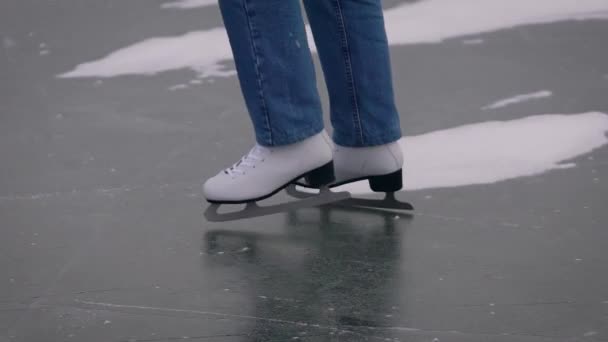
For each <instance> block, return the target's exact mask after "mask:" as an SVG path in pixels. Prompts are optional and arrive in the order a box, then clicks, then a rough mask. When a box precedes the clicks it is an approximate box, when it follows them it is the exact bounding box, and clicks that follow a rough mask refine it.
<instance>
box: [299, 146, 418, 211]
mask: <svg viewBox="0 0 608 342" xmlns="http://www.w3.org/2000/svg"><path fill="white" fill-rule="evenodd" d="M333 157H334V172H335V178H336V179H335V181H334V182H332V183H331V184H330V187H331V188H334V187H338V186H341V185H345V184H348V183H353V182H358V181H363V180H367V181H368V182H369V186H370V188H371V190H372V191H373V192H384V193H386V197H385V198H384V199H383V200H374V199H363V198H361V199H359V198H351V199H349V200H347V201H344V202H341V203H340V204H341V205H344V204H349V205H358V206H373V207H382V208H387V209H403V210H412V209H413V207H412V206H411V204H409V203H403V202H399V201H397V200H396V199H395V192H397V191H399V190H401V189H402V188H403V152H402V151H401V146H400V145H399V142H398V141H395V142H392V143H388V144H384V145H378V146H371V147H345V146H340V145H335V147H334V151H333ZM295 184H296V185H300V186H303V187H307V188H315V187H314V186H312V184H310V183H309V182H308V181H306V180H305V179H300V180H299V181H298V182H296V183H295ZM288 192H289V194H290V195H292V196H295V197H299V198H304V197H305V196H304V195H303V193H302V192H299V191H298V190H296V188H295V187H290V188H289V189H288Z"/></svg>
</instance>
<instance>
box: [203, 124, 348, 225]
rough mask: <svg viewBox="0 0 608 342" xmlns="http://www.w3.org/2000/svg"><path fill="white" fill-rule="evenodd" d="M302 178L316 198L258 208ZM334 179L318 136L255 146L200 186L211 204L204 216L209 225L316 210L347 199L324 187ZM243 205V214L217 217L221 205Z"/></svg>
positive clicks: (327, 148)
mask: <svg viewBox="0 0 608 342" xmlns="http://www.w3.org/2000/svg"><path fill="white" fill-rule="evenodd" d="M300 178H304V179H306V181H307V183H308V184H310V185H311V186H314V187H315V188H321V189H323V191H321V192H320V193H319V194H318V195H316V196H314V197H309V198H306V199H304V200H302V201H295V202H290V203H285V204H281V205H275V206H265V207H262V206H258V205H257V204H256V202H257V201H261V200H264V199H266V198H268V197H271V196H272V195H274V194H276V193H277V192H279V191H281V190H282V189H284V188H285V187H287V186H288V185H289V184H292V183H293V182H295V181H296V180H297V179H300ZM334 179H335V176H334V169H333V161H332V149H331V141H330V140H329V138H328V137H327V134H324V133H319V134H316V135H314V136H312V137H310V138H307V139H305V140H302V141H300V142H297V143H294V144H290V145H286V146H278V147H265V146H261V145H259V144H256V145H255V146H254V147H253V148H252V149H251V151H249V153H248V154H247V155H245V156H244V157H243V158H241V160H239V161H238V162H237V163H236V164H234V165H233V166H231V167H229V168H227V169H225V170H223V171H221V172H219V173H218V174H217V175H216V176H214V177H212V178H210V179H209V180H207V181H206V182H205V184H204V185H203V195H204V196H205V198H206V199H207V201H208V202H210V203H212V205H211V206H210V207H209V209H208V210H207V212H206V213H205V216H207V219H209V220H210V221H226V220H234V219H241V218H249V217H256V216H263V215H270V214H274V213H278V212H283V211H288V210H294V209H298V208H301V207H308V206H318V205H322V204H327V203H330V202H333V201H338V200H343V199H346V198H348V197H349V196H350V195H349V194H348V193H333V192H331V191H329V189H328V188H327V185H328V184H330V183H331V182H333V181H334ZM241 203H246V204H247V207H246V208H245V210H243V211H240V212H230V213H226V214H220V213H218V208H219V205H221V204H241Z"/></svg>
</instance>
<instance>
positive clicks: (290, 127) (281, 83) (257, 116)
mask: <svg viewBox="0 0 608 342" xmlns="http://www.w3.org/2000/svg"><path fill="white" fill-rule="evenodd" d="M315 1H318V0H315ZM321 2H323V1H321ZM219 5H220V10H221V13H222V17H223V19H224V24H225V26H226V30H227V32H228V37H229V40H230V45H231V47H232V51H233V55H234V60H235V63H236V68H237V72H238V77H239V81H240V84H241V90H242V92H243V96H244V98H245V102H246V105H247V109H248V111H249V114H250V117H251V120H252V122H253V126H254V129H255V136H256V140H257V142H258V144H260V145H263V146H282V145H288V144H292V143H295V142H298V141H301V140H304V139H306V138H308V137H311V136H313V135H315V134H317V133H319V132H320V131H321V130H322V129H323V118H322V109H321V104H320V100H319V95H318V92H317V88H316V80H315V71H314V67H313V63H312V58H311V54H310V50H309V48H308V43H307V41H306V32H305V29H304V22H303V18H302V13H301V9H300V4H299V1H298V0H220V1H219ZM209 48H213V47H209Z"/></svg>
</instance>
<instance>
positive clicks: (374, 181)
mask: <svg viewBox="0 0 608 342" xmlns="http://www.w3.org/2000/svg"><path fill="white" fill-rule="evenodd" d="M298 179H299V178H298ZM363 180H367V181H368V182H369V186H370V188H371V189H372V191H374V192H397V191H399V190H401V189H402V188H403V169H399V170H397V171H395V172H391V173H387V174H384V175H374V176H363V177H359V178H353V179H347V180H344V181H341V182H337V183H333V184H330V185H329V187H330V188H335V187H338V186H341V185H345V184H350V183H354V182H359V181H363ZM306 181H307V183H302V182H297V181H294V182H293V183H294V184H295V185H298V186H301V187H303V188H308V189H318V188H319V187H315V186H313V185H312V184H311V183H310V182H308V179H306Z"/></svg>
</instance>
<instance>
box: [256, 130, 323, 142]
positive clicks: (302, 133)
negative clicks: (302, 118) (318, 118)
mask: <svg viewBox="0 0 608 342" xmlns="http://www.w3.org/2000/svg"><path fill="white" fill-rule="evenodd" d="M323 129H324V127H323V125H321V126H320V127H311V128H309V129H307V130H300V129H298V133H297V134H290V135H288V136H287V135H283V136H282V135H278V134H276V132H275V135H274V139H273V140H272V141H270V142H269V141H268V140H267V139H264V136H261V135H257V134H256V142H257V143H258V144H260V145H262V146H266V147H277V146H285V145H290V144H295V143H297V142H300V141H302V140H305V139H307V138H310V137H312V136H314V135H317V134H319V133H321V132H322V131H323Z"/></svg>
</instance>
